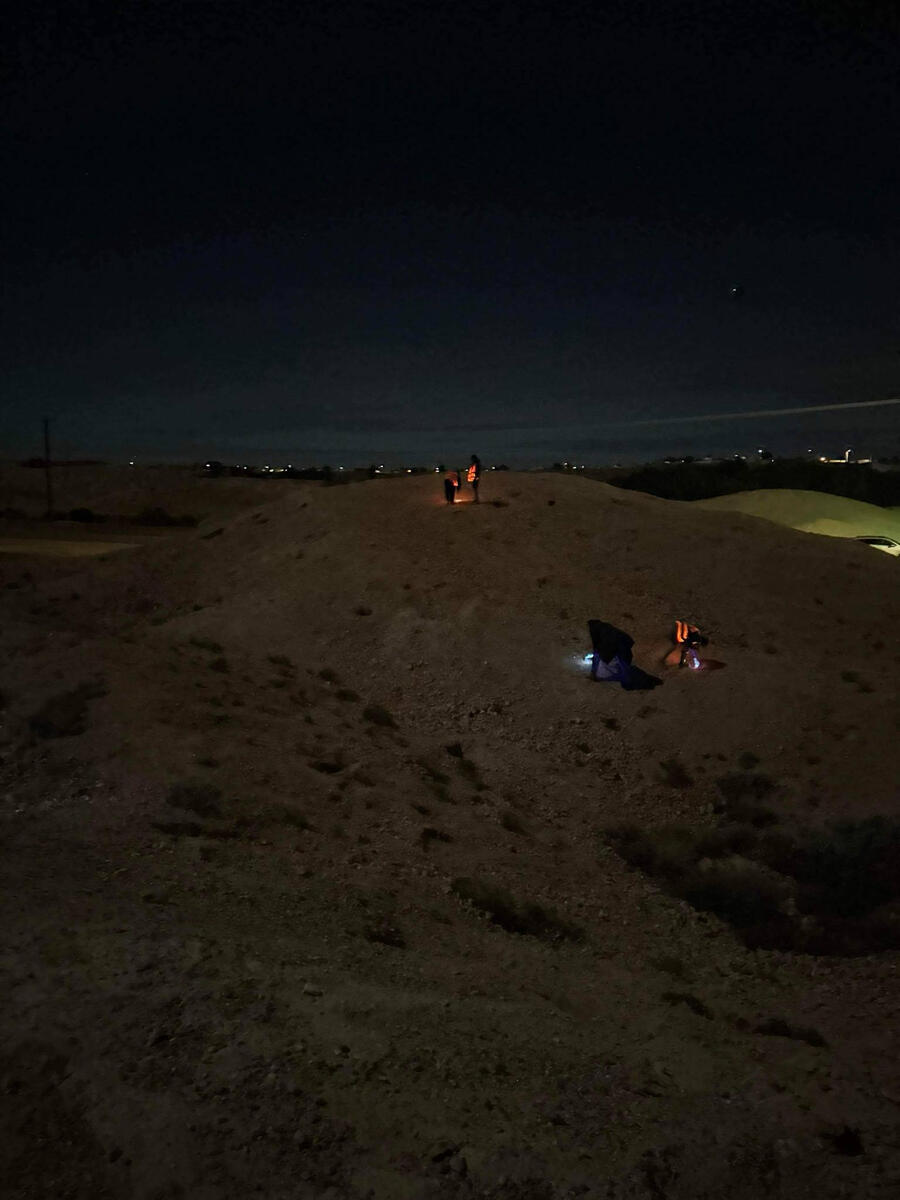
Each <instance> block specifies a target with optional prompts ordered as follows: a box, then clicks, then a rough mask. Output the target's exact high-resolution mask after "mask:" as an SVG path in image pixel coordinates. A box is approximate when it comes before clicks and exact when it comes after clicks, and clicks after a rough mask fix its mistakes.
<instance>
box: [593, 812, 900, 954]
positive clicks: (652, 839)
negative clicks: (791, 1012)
mask: <svg viewBox="0 0 900 1200" xmlns="http://www.w3.org/2000/svg"><path fill="white" fill-rule="evenodd" d="M605 839H606V841H607V842H608V844H610V845H611V846H613V847H614V848H615V849H616V851H617V852H618V853H619V854H620V855H621V856H622V858H623V859H624V860H625V861H626V862H628V863H629V864H630V865H632V866H634V867H637V868H638V869H639V870H642V871H644V872H645V874H647V875H650V876H651V877H653V878H655V879H657V880H658V881H659V882H660V884H661V886H662V887H663V888H665V890H666V891H668V892H669V893H670V894H671V895H674V896H678V897H679V898H680V899H682V900H685V901H686V902H687V903H689V904H690V905H692V907H694V908H696V909H698V910H699V911H703V912H711V913H715V914H716V916H718V917H720V918H721V919H722V920H724V921H727V922H728V923H729V924H730V925H731V926H732V927H733V928H734V929H735V932H736V933H737V934H738V936H739V937H740V938H741V940H742V941H743V942H744V944H745V945H746V946H748V947H750V948H752V949H770V950H786V951H790V952H795V953H804V954H823V955H842V956H856V955H862V954H874V953H878V952H880V951H883V950H887V949H897V948H900V821H896V820H893V819H889V818H887V817H870V818H867V819H865V820H860V821H841V822H835V823H833V824H831V825H828V826H826V827H825V828H823V829H818V830H810V829H803V828H801V829H797V830H794V831H793V832H787V831H785V830H783V829H772V828H766V829H763V830H760V829H758V828H754V827H753V826H751V825H741V824H739V823H735V822H730V821H727V822H726V823H724V824H723V825H721V826H720V827H719V828H718V829H713V830H701V831H698V832H696V833H695V832H692V831H691V830H689V829H687V828H685V827H682V826H664V827H662V828H657V829H650V830H643V829H640V828H639V827H637V826H635V825H625V826H619V827H616V828H613V829H610V830H607V831H606V833H605Z"/></svg>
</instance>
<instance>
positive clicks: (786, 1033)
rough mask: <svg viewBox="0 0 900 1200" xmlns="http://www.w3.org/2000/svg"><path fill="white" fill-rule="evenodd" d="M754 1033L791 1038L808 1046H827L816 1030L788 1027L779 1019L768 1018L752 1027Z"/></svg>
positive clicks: (785, 1022) (795, 1026) (800, 1026)
mask: <svg viewBox="0 0 900 1200" xmlns="http://www.w3.org/2000/svg"><path fill="white" fill-rule="evenodd" d="M753 1032H754V1033H762V1034H765V1035H766V1036H767V1037H783V1038H792V1039H793V1040H794V1041H797V1042H806V1044H807V1045H808V1046H827V1045H828V1043H827V1042H826V1041H825V1039H824V1038H823V1037H822V1035H821V1033H819V1031H818V1030H817V1029H811V1028H809V1027H807V1026H802V1025H789V1024H788V1022H787V1021H783V1020H782V1019H781V1018H780V1017H769V1018H768V1019H767V1020H765V1021H762V1022H761V1023H760V1024H759V1025H757V1026H755V1027H754V1030H753Z"/></svg>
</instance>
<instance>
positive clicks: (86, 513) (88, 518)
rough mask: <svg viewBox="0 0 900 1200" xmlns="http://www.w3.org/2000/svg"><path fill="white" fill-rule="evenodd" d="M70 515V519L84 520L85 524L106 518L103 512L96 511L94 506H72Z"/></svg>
mask: <svg viewBox="0 0 900 1200" xmlns="http://www.w3.org/2000/svg"><path fill="white" fill-rule="evenodd" d="M68 515H69V520H70V521H83V522H84V523H85V524H91V523H92V522H94V521H105V520H106V517H104V516H103V514H102V513H95V512H94V510H93V509H92V508H72V509H70V510H69V514H68Z"/></svg>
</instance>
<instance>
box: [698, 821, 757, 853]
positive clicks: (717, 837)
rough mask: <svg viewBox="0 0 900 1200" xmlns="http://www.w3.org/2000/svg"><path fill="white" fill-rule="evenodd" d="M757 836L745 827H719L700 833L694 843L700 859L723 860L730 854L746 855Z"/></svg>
mask: <svg viewBox="0 0 900 1200" xmlns="http://www.w3.org/2000/svg"><path fill="white" fill-rule="evenodd" d="M758 838H759V835H758V833H757V832H756V830H755V829H753V828H748V827H747V826H746V825H721V826H719V828H717V829H709V830H705V831H704V832H702V833H700V834H699V835H698V837H697V840H696V843H695V849H696V853H697V854H698V855H699V857H700V858H725V857H727V856H729V855H732V854H743V855H746V854H747V853H748V852H749V851H751V850H753V848H754V847H755V846H756V844H757V841H758Z"/></svg>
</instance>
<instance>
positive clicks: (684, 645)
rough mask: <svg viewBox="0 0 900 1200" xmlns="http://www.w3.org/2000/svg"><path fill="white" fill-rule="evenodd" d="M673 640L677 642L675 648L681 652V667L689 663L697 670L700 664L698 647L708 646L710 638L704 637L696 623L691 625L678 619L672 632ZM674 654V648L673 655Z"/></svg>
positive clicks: (679, 661)
mask: <svg viewBox="0 0 900 1200" xmlns="http://www.w3.org/2000/svg"><path fill="white" fill-rule="evenodd" d="M672 641H673V642H674V643H675V649H676V650H680V652H681V653H680V655H679V659H678V665H679V667H683V666H684V665H685V663H687V665H688V666H689V667H692V668H693V669H694V670H696V669H697V667H698V666H699V665H700V656H699V655H698V654H697V647H698V646H708V645H709V638H708V637H704V636H703V634H702V633H701V632H700V630H699V629H698V628H697V626H696V625H689V624H688V622H687V621H682V620H677V621H676V622H675V629H674V631H673V633H672ZM674 654H675V651H674V650H673V651H672V657H674Z"/></svg>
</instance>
